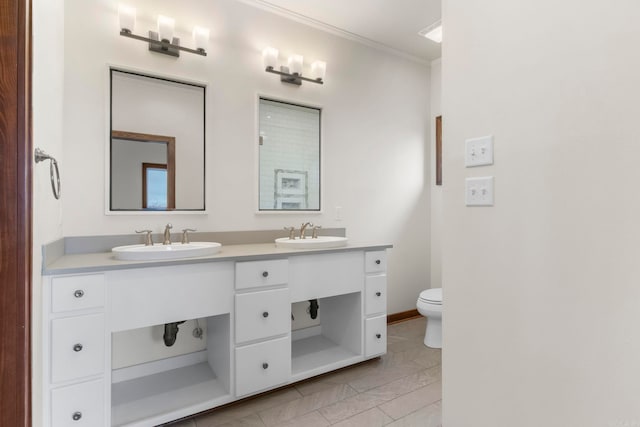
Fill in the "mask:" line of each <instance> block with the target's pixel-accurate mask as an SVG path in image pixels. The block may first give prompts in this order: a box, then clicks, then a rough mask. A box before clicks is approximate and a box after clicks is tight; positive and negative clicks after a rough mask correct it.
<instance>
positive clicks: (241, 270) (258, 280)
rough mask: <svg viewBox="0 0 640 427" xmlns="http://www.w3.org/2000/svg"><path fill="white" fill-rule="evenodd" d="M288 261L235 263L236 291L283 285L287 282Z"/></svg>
mask: <svg viewBox="0 0 640 427" xmlns="http://www.w3.org/2000/svg"><path fill="white" fill-rule="evenodd" d="M288 267H289V261H288V260H286V259H274V260H268V261H246V262H237V263H236V289H246V288H255V287H260V286H274V285H283V284H285V283H287V282H288V281H289V268H288Z"/></svg>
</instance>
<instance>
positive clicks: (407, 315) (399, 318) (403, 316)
mask: <svg viewBox="0 0 640 427" xmlns="http://www.w3.org/2000/svg"><path fill="white" fill-rule="evenodd" d="M416 317H420V313H418V310H416V309H415V308H414V309H413V310H407V311H402V312H400V313H394V314H388V315H387V324H391V323H397V322H404V321H405V320H409V319H413V318H416Z"/></svg>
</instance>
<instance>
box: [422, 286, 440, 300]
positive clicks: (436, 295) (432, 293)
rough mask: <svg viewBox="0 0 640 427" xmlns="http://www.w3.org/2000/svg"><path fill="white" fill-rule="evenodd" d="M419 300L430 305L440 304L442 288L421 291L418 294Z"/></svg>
mask: <svg viewBox="0 0 640 427" xmlns="http://www.w3.org/2000/svg"><path fill="white" fill-rule="evenodd" d="M420 299H421V300H422V301H426V302H428V303H430V304H442V288H435V289H427V290H425V291H422V292H420Z"/></svg>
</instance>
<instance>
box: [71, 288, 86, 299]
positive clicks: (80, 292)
mask: <svg viewBox="0 0 640 427" xmlns="http://www.w3.org/2000/svg"><path fill="white" fill-rule="evenodd" d="M73 296H74V297H76V298H82V297H83V296H84V291H83V290H82V289H76V291H75V292H74V293H73Z"/></svg>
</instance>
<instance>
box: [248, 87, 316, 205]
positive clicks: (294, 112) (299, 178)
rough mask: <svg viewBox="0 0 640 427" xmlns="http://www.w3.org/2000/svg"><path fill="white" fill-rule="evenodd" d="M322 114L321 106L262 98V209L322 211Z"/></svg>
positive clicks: (260, 128)
mask: <svg viewBox="0 0 640 427" xmlns="http://www.w3.org/2000/svg"><path fill="white" fill-rule="evenodd" d="M320 117H321V109H320V108H315V107H307V106H304V105H298V104H293V103H288V102H282V101H276V100H273V99H267V98H263V97H260V99H259V141H258V143H259V147H260V150H259V151H260V153H259V157H260V161H259V165H260V166H259V176H260V178H259V188H260V190H259V210H260V211H276V212H277V211H320Z"/></svg>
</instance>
